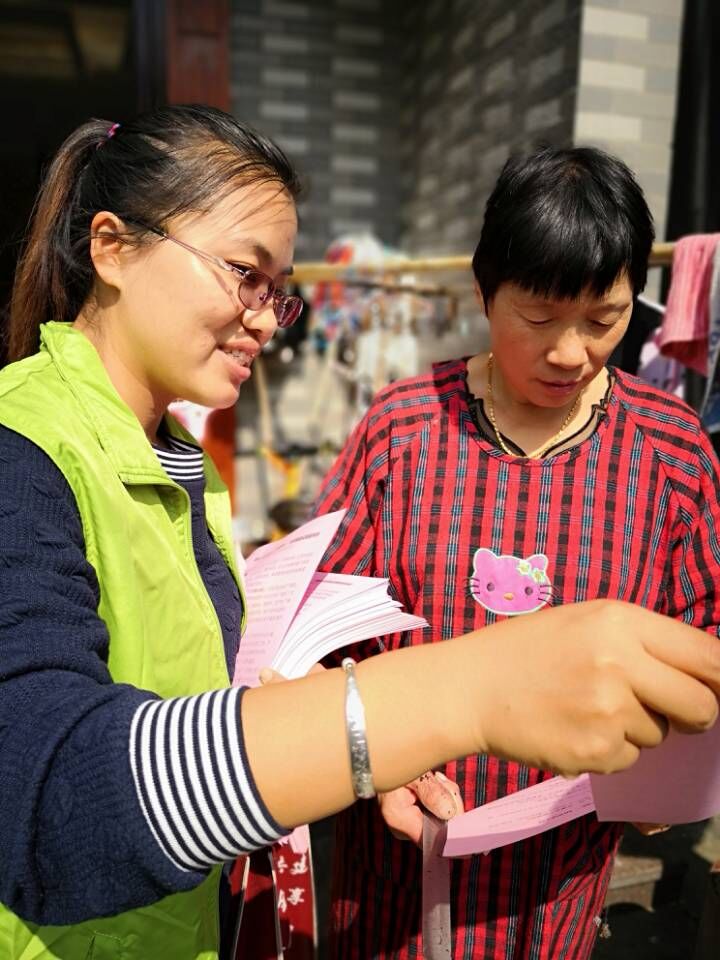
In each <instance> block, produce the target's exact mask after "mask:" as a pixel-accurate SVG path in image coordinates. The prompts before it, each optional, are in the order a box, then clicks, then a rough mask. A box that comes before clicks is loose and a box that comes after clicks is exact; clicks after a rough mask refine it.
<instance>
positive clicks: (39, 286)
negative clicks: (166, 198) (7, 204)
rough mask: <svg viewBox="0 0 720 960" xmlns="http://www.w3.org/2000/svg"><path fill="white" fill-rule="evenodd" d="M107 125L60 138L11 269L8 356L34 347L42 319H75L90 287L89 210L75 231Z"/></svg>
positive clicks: (92, 125)
mask: <svg viewBox="0 0 720 960" xmlns="http://www.w3.org/2000/svg"><path fill="white" fill-rule="evenodd" d="M109 128H110V124H109V123H108V122H107V121H106V120H90V121H88V122H87V123H85V124H83V125H82V126H81V127H79V128H78V129H77V130H75V132H74V133H72V134H71V136H70V137H68V139H67V140H66V141H65V143H63V145H62V147H61V148H60V150H59V151H58V153H57V154H56V156H55V158H54V159H53V161H52V163H51V165H50V168H49V170H48V172H47V176H46V178H45V181H44V183H43V186H42V188H41V190H40V193H39V194H38V197H37V200H36V201H35V207H34V209H33V213H32V218H31V221H30V230H29V234H28V237H27V242H26V245H25V249H24V251H23V253H22V255H21V257H20V259H19V261H18V264H17V268H16V271H15V282H14V284H13V290H12V296H11V299H10V316H9V322H8V334H7V340H8V359H9V360H10V361H12V360H20V359H22V358H23V357H27V356H29V355H30V354H32V353H35V352H36V351H37V349H38V346H39V330H40V324H42V323H46V322H47V321H49V320H65V321H71V320H74V319H75V317H76V316H77V314H78V313H79V311H80V308H81V307H82V305H83V303H84V302H85V300H86V299H87V297H88V295H89V293H90V291H91V289H92V284H93V277H94V271H93V266H92V261H91V259H90V221H91V219H92V214H90V213H89V212H88V215H87V216H86V217H85V218H84V227H85V229H84V231H82V232H81V231H80V230H78V227H79V224H78V222H77V221H78V219H79V217H78V214H80V213H81V211H80V210H78V204H79V200H80V199H81V198H80V194H81V189H80V188H81V186H82V178H83V174H84V172H85V169H86V168H87V166H88V163H89V162H91V161H92V159H93V152H94V151H96V150H97V149H98V147H100V146H102V145H103V142H104V140H105V138H106V135H107V131H108V129H109Z"/></svg>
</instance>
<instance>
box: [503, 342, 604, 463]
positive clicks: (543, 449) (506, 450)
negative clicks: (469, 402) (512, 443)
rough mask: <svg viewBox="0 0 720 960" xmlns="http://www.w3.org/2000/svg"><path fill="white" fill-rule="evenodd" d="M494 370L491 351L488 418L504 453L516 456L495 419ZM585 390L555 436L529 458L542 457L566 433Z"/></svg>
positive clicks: (529, 455) (578, 396)
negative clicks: (502, 435) (501, 433)
mask: <svg viewBox="0 0 720 960" xmlns="http://www.w3.org/2000/svg"><path fill="white" fill-rule="evenodd" d="M492 370H493V355H492V353H489V354H488V361H487V397H486V398H485V399H486V400H487V415H488V420H489V421H490V426H491V427H492V428H493V432H494V434H495V439H496V440H497V442H498V444H499V445H500V449H501V450H502V451H503V452H504V453H507V455H508V456H510V457H516V456H517V454H516V453H513V451H512V450H510V449H509V448H508V446H507V444H506V443H505V441H504V440H503V438H502V437H501V435H500V431H499V430H498V425H497V421H496V419H495V404H494V402H493V387H492ZM584 392H585V391H584V390H581V391H580V393H579V394H578V395H577V397H576V398H575V403H574V404H573V405H572V407H571V408H570V412H569V413H568V415H567V416H566V417H565V419H564V420H563V423H562V426H561V427H560V429H559V430H558V432H557V433H556V434H554V436H552V437H551V438H550V439H549V440H548V442H547V443H545V444H543V445H542V447H539V448H538V449H537V450H534V451H533V452H532V453H529V454H527V455H526V456H527V458H528V459H529V460H536V459H540V457H542V455H543V454H544V453H545V452H546V451H547V450H550V448H551V447H554V446H555V444H556V443H557V441H558V440H559V439H560V437H561V436H562V435H563V433H565V430H566V429H567V426H568V424H569V423H570V421H571V420H572V418H573V417H574V416H575V414H576V413H577V411H578V407H579V406H580V401H581V400H582V397H583V393H584Z"/></svg>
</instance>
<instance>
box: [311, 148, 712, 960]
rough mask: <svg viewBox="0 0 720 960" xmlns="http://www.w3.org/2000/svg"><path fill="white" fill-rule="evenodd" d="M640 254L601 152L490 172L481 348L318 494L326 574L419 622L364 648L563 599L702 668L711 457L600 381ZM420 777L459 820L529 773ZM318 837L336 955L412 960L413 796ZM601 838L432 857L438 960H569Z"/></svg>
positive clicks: (661, 404) (647, 407)
mask: <svg viewBox="0 0 720 960" xmlns="http://www.w3.org/2000/svg"><path fill="white" fill-rule="evenodd" d="M652 241H653V224H652V218H651V215H650V211H649V210H648V207H647V204H646V202H645V198H644V196H643V193H642V190H641V189H640V187H639V185H638V183H637V182H636V180H635V178H634V176H633V175H632V173H631V171H630V170H629V169H628V168H627V167H626V166H625V164H623V163H622V162H621V161H620V160H618V159H617V158H614V157H611V156H609V155H607V154H605V153H603V152H602V151H599V150H595V149H591V148H573V149H558V148H553V147H547V148H544V149H541V150H537V151H535V152H532V153H529V154H526V155H518V156H514V157H512V158H510V159H509V160H508V162H507V164H506V166H505V167H504V169H503V170H502V172H501V174H500V177H499V179H498V181H497V183H496V185H495V187H494V189H493V191H492V193H491V195H490V197H489V199H488V202H487V206H486V210H485V219H484V223H483V227H482V232H481V235H480V240H479V243H478V246H477V249H476V251H475V255H474V258H473V273H474V280H475V289H476V295H477V300H478V305H479V307H480V309H481V310H482V312H483V313H484V315H485V316H486V317H487V322H488V326H489V338H490V349H489V350H488V351H483V352H480V353H477V354H476V355H475V356H472V357H470V358H462V359H459V360H453V361H450V362H447V363H441V364H437V365H436V366H435V367H434V369H433V371H432V373H429V374H427V375H426V376H422V377H418V378H417V379H415V380H413V381H404V382H397V383H394V384H392V385H391V386H390V387H388V388H387V389H385V390H383V391H381V392H380V393H379V394H378V396H377V398H376V400H375V402H374V404H373V406H372V408H371V409H370V411H369V413H368V415H367V416H366V417H365V419H364V421H363V422H362V423H361V424H360V425H359V427H358V429H357V430H356V432H355V434H354V436H353V437H352V438H351V439H350V440H349V441H348V443H347V445H346V448H345V450H344V451H343V452H342V453H341V455H340V457H339V459H338V461H337V463H336V465H335V467H334V468H333V470H332V471H331V473H330V475H329V477H328V479H327V481H326V484H325V488H324V491H323V493H322V496H321V500H320V510H321V511H328V510H337V509H338V508H341V507H347V508H348V513H347V514H346V516H345V518H344V520H343V525H342V527H341V528H340V531H339V533H338V536H337V538H336V541H335V543H334V544H333V545H332V547H331V550H330V553H329V555H328V557H327V558H326V567H327V569H332V570H336V571H339V572H344V573H356V572H360V571H362V572H363V573H365V574H367V575H375V576H384V577H389V579H390V582H391V585H392V588H393V592H394V594H395V596H396V598H397V599H398V600H400V601H401V602H402V603H403V604H404V605H405V607H406V608H407V609H409V610H411V611H412V612H413V613H415V614H418V615H420V616H423V617H425V618H426V619H427V621H428V622H429V623H430V625H431V629H430V630H429V631H424V632H420V631H415V632H414V633H413V634H411V635H410V636H407V635H400V636H397V635H393V636H392V637H389V638H383V641H384V645H385V647H386V648H387V649H390V650H393V649H395V648H397V647H402V646H406V645H411V644H420V643H428V642H430V641H440V640H444V639H445V638H447V637H450V636H453V635H454V634H457V633H464V632H466V631H468V630H482V633H484V634H486V636H487V639H488V642H491V641H490V636H489V635H490V634H492V632H493V630H495V629H496V627H495V626H491V625H493V624H495V623H496V622H497V621H501V622H503V621H504V623H505V624H507V623H508V620H507V618H508V617H510V618H512V622H513V623H514V624H515V625H518V626H519V625H520V624H521V623H522V622H523V621H525V622H526V623H527V628H528V631H529V632H532V631H534V629H535V628H536V626H540V625H542V624H544V622H545V620H546V617H547V616H548V615H549V613H555V612H557V610H558V608H561V607H562V605H564V604H574V603H577V602H581V601H587V600H592V599H596V598H614V599H617V600H623V601H627V602H630V603H634V604H638V605H639V606H642V607H644V608H646V609H650V610H655V611H657V612H658V613H662V614H664V615H665V616H666V617H667V618H675V619H676V620H678V621H683V622H684V623H687V624H692V626H693V627H694V628H696V630H697V632H698V634H700V632H701V631H702V632H704V634H705V636H707V638H708V640H709V642H712V643H713V644H714V645H715V653H714V655H715V656H720V644H719V643H718V639H717V638H718V631H719V628H720V592H719V591H718V590H717V580H718V567H719V565H720V481H719V480H718V464H717V459H716V457H715V454H714V452H713V449H712V446H711V444H710V441H709V439H708V437H707V436H706V435H705V433H704V431H703V429H702V426H701V425H700V422H699V420H698V417H697V416H696V414H695V413H694V412H693V411H692V410H690V409H689V407H688V406H687V405H686V404H684V403H683V402H682V401H681V400H679V399H678V398H677V397H674V396H670V395H668V394H666V393H664V392H663V391H661V390H658V389H656V388H655V387H652V386H650V385H649V384H646V383H643V382H642V381H640V380H638V379H636V378H635V377H631V376H628V375H626V374H624V373H623V372H622V371H620V370H616V369H614V368H613V367H612V366H608V364H607V361H608V358H609V357H610V354H611V353H612V351H613V350H614V348H615V347H616V346H617V344H618V343H619V342H620V340H621V338H622V336H623V334H624V333H625V330H626V329H627V327H628V323H629V322H630V315H631V313H632V309H633V304H634V301H635V298H636V297H637V295H638V294H639V293H640V292H641V291H642V289H643V287H644V286H645V280H646V276H647V265H648V255H649V253H650V249H651V245H652ZM533 611H540V612H539V613H538V614H537V615H536V616H535V615H534V614H533ZM528 618H529V621H528ZM665 622H666V623H667V622H668V621H667V620H666V621H665ZM531 623H532V626H531ZM618 639H619V640H620V641H621V642H622V636H620V637H618ZM493 646H494V649H495V651H496V652H497V653H498V654H499V655H502V652H501V649H500V648H499V647H497V646H495V645H494V644H493ZM375 649H377V646H376V647H375ZM355 656H357V653H356V654H355ZM554 663H555V661H553V662H552V663H550V662H548V663H547V664H546V665H544V666H542V667H541V669H540V672H539V673H538V674H537V680H538V682H540V683H544V682H545V681H546V679H547V676H548V673H549V672H551V671H553V670H554V669H555V666H554ZM513 705H514V696H513V691H512V689H509V690H508V692H507V709H508V710H509V711H510V712H512V710H513V708H514V707H513ZM443 772H444V774H445V775H446V777H447V779H449V780H450V781H451V782H454V784H456V785H457V787H456V788H457V789H459V792H460V794H461V796H462V799H463V803H464V805H465V807H467V808H472V807H475V806H477V805H478V804H483V803H489V802H491V801H493V800H496V799H498V798H501V797H504V796H506V795H508V794H511V793H514V792H516V791H518V790H520V789H522V788H524V787H528V786H532V785H533V784H536V783H539V782H541V781H543V780H545V779H547V778H548V777H550V776H552V768H550V769H549V770H548V769H547V768H543V767H542V766H541V767H539V768H538V767H536V766H530V767H528V766H526V765H523V764H518V763H515V762H508V761H507V760H503V759H501V758H496V757H487V756H475V757H467V758H466V759H464V760H461V761H458V762H456V763H453V764H450V765H449V766H447V767H445V768H443ZM441 786H442V787H443V789H448V787H447V780H446V781H445V782H444V785H443V784H441ZM338 823H339V827H338V830H339V832H338V845H337V850H338V856H337V858H336V859H337V868H336V872H335V890H334V903H335V906H334V911H333V922H334V931H335V938H336V939H335V948H336V951H337V954H338V955H339V956H342V957H358V958H360V957H366V956H373V957H391V956H392V957H394V958H397V957H400V958H408V957H414V956H417V955H418V953H419V952H420V950H421V924H420V894H419V891H420V889H421V876H422V874H421V869H422V867H421V856H420V852H419V850H418V849H417V848H416V846H415V845H414V844H413V843H412V842H411V843H408V842H402V841H403V840H404V841H408V840H410V841H415V842H417V841H418V840H419V838H420V835H421V830H422V824H423V816H422V813H421V808H420V805H419V802H418V796H417V790H416V784H410V785H409V786H408V787H406V788H402V789H401V790H399V791H392V792H390V793H388V794H385V795H384V796H382V797H380V798H379V803H377V804H365V805H358V806H356V807H353V808H352V809H351V810H348V811H347V812H346V813H344V814H343V815H342V816H341V817H339V818H338ZM658 826H660V825H658ZM621 830H622V827H621V825H620V824H614V823H598V821H597V818H596V817H595V816H594V815H591V816H585V817H580V818H578V819H576V820H573V821H572V822H570V823H568V824H566V825H564V826H562V827H559V828H557V829H555V830H552V831H548V832H547V833H544V834H542V835H538V836H536V837H532V838H530V839H528V840H526V841H523V842H522V843H516V844H510V845H508V846H505V847H502V848H500V849H498V850H495V851H493V852H492V853H491V854H489V855H488V856H486V857H485V856H475V857H471V858H468V859H465V860H458V861H455V862H454V863H453V869H452V891H453V895H452V904H451V906H452V920H453V944H452V949H453V955H454V956H455V957H456V958H463V960H471V958H472V960H500V958H503V960H507V958H511V957H512V958H514V960H586V958H587V957H589V955H590V953H591V951H592V949H593V945H594V942H595V939H596V936H597V933H598V930H599V929H600V927H601V926H602V922H603V921H602V915H603V903H604V900H605V894H606V891H607V887H608V883H609V880H610V873H611V868H612V863H613V859H614V855H615V851H616V849H617V845H618V842H619V838H620V835H621ZM348 865H351V867H350V868H348ZM388 916H392V917H393V922H392V924H388V923H387V922H386V918H387V917H388ZM358 918H359V919H358ZM447 946H448V950H450V944H449V943H448V944H447Z"/></svg>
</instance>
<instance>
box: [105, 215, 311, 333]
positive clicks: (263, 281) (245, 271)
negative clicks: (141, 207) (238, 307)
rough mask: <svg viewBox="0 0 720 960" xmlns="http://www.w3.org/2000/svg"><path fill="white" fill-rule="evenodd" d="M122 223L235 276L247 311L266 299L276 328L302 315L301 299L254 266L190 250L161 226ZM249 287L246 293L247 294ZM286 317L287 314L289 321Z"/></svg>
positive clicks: (288, 324) (255, 307)
mask: <svg viewBox="0 0 720 960" xmlns="http://www.w3.org/2000/svg"><path fill="white" fill-rule="evenodd" d="M124 222H125V223H132V224H134V225H135V226H137V227H142V229H143V230H148V231H149V232H150V233H154V234H155V235H156V236H158V237H162V238H163V240H170V241H171V243H176V244H177V245H178V246H179V247H183V248H184V249H185V250H188V251H189V252H190V253H194V254H195V255H196V256H198V257H200V258H201V259H202V260H207V261H208V262H209V263H214V264H215V266H216V267H220V269H221V270H225V271H227V272H229V273H234V274H235V275H236V276H237V277H238V279H239V281H240V282H239V284H238V298H239V300H240V302H241V303H242V305H243V306H244V307H246V308H247V309H248V310H253V311H257V310H262V309H263V307H265V305H266V304H267V302H268V300H269V299H272V305H273V313H274V314H275V319H276V321H277V325H278V326H279V327H282V328H287V327H291V326H292V325H293V324H294V323H295V321H296V320H297V319H298V317H299V316H300V314H301V313H302V308H303V300H302V297H297V296H294V295H288V294H286V293H281V292H280V291H279V290H278V289H277V288H276V286H275V282H274V281H273V280H272V278H271V277H269V276H268V275H267V274H266V273H263V272H262V270H258V269H257V267H253V266H251V265H250V264H235V263H228V261H227V260H223V258H222V257H217V256H215V254H213V253H206V252H205V251H204V250H198V249H197V247H193V246H191V245H190V244H189V243H185V241H184V240H178V238H177V237H173V236H171V235H170V234H169V233H166V232H165V230H161V229H160V227H153V226H151V225H150V224H149V223H143V222H142V221H140V220H125V221H124ZM251 276H255V277H257V278H258V284H252V283H250V282H249V277H251ZM257 286H261V287H265V286H267V292H266V293H262V294H261V293H257V290H256V287H257ZM243 287H245V288H246V295H245V297H244V296H243ZM248 288H249V293H248V292H247V291H248ZM248 299H249V300H251V302H250V303H248V302H247V301H248ZM287 314H289V319H288V317H287Z"/></svg>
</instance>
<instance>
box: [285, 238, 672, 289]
mask: <svg viewBox="0 0 720 960" xmlns="http://www.w3.org/2000/svg"><path fill="white" fill-rule="evenodd" d="M673 247H674V244H672V243H655V244H653V248H652V251H651V253H650V259H649V261H648V263H649V265H650V266H651V267H667V266H670V264H671V263H672V254H673ZM471 262H472V257H470V256H469V255H464V256H463V255H460V256H453V257H421V258H418V259H412V258H405V259H397V260H388V262H387V263H383V264H368V265H363V264H353V265H352V266H351V267H348V265H347V264H343V263H324V262H322V261H318V262H315V263H298V264H296V265H295V269H294V271H293V280H294V281H296V282H297V283H319V282H320V281H328V280H330V281H332V280H334V281H337V282H342V281H343V280H345V281H351V280H355V281H357V280H358V279H361V278H369V277H376V276H377V275H378V274H382V275H383V276H389V275H392V274H398V273H432V272H440V271H443V270H448V271H451V270H455V271H469V270H470V265H471Z"/></svg>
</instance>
